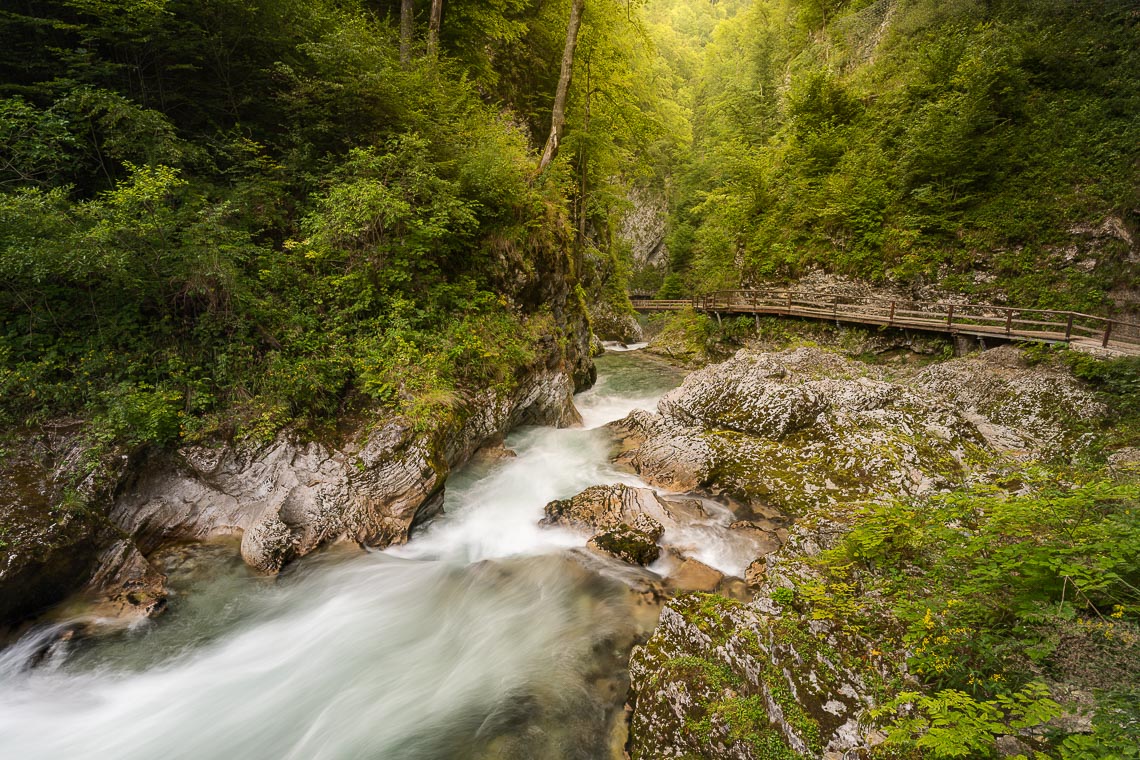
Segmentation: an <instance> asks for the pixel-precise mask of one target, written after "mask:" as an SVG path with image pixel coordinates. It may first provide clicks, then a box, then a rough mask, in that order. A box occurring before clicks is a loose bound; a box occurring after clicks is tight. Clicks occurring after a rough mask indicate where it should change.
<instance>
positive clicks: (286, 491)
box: [111, 372, 579, 573]
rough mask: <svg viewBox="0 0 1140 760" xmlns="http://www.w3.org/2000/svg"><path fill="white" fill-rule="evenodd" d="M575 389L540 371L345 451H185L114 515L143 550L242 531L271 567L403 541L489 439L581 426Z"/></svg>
mask: <svg viewBox="0 0 1140 760" xmlns="http://www.w3.org/2000/svg"><path fill="white" fill-rule="evenodd" d="M572 393H573V383H572V381H571V379H570V378H569V376H567V375H566V374H564V373H561V372H540V373H537V374H535V375H534V376H533V377H531V378H530V379H529V380H528V381H527V382H524V383H523V384H522V385H521V386H520V387H519V388H518V390H517V391H516V392H515V393H514V394H512V395H511V396H509V397H505V398H500V397H497V396H496V395H495V394H493V393H491V392H487V393H485V394H479V395H477V396H476V397H475V398H473V399H472V400H471V401H470V403H469V404H468V405H467V408H466V409H464V410H461V411H460V412H459V413H457V414H456V415H454V416H452V417H450V418H446V417H445V418H442V419H440V420H437V421H436V427H435V428H434V429H431V430H429V431H427V432H420V431H417V430H416V429H415V428H413V427H412V426H411V425H410V424H408V423H407V422H406V421H405V420H402V419H399V418H396V419H392V420H390V421H388V422H387V423H385V424H381V425H377V426H376V427H374V428H372V429H371V430H370V431H368V432H367V434H366V435H365V436H364V437H363V438H362V439H360V440H358V441H355V442H353V441H350V442H349V443H347V444H346V445H343V446H341V447H338V448H332V447H329V446H327V445H325V444H321V443H315V442H310V443H300V442H295V441H293V440H291V439H289V438H288V437H284V436H283V437H280V438H278V439H277V440H275V441H273V442H271V443H270V444H268V445H266V446H264V447H261V448H258V449H244V448H240V447H233V446H219V447H214V448H203V447H192V448H187V449H184V450H182V451H181V452H180V456H179V457H177V458H176V459H174V460H173V461H169V462H166V463H156V466H153V467H151V468H148V470H147V471H146V472H145V473H144V474H143V475H142V477H140V478H139V479H138V481H137V482H136V483H135V485H134V487H133V488H132V489H130V491H129V492H128V493H127V494H125V495H124V496H123V497H121V498H120V499H119V501H118V502H117V503H116V504H115V507H114V509H113V510H112V512H111V519H112V520H113V521H114V523H115V524H116V526H117V527H118V528H119V529H120V530H122V531H123V532H124V533H126V534H128V535H132V536H134V537H135V539H136V541H137V542H138V544H139V547H140V549H141V550H142V551H143V552H144V553H145V552H149V551H153V550H154V549H156V548H158V547H159V546H161V545H162V544H164V543H167V542H169V541H172V540H187V539H191V540H201V539H206V538H209V537H211V536H217V535H226V534H238V533H240V534H242V535H243V538H242V544H241V551H242V557H243V558H244V559H245V560H246V562H247V563H248V564H249V565H250V566H252V567H254V568H256V569H258V570H260V571H262V572H266V573H274V572H277V571H278V570H280V569H281V568H282V567H283V566H284V565H285V564H287V563H289V562H290V561H292V560H294V559H296V558H297V557H301V556H304V555H306V554H309V553H310V552H312V551H314V550H315V549H317V548H318V547H320V546H323V545H325V544H328V543H330V542H333V541H335V540H337V539H339V538H348V539H351V540H354V541H357V542H359V543H361V544H366V545H370V546H379V547H384V546H389V545H391V544H398V543H403V542H404V541H406V540H407V538H408V535H409V533H410V531H411V530H412V529H413V528H414V527H415V526H416V525H418V524H420V523H422V522H424V521H426V520H428V519H430V518H431V517H432V516H434V515H435V514H437V513H438V512H439V510H440V509H441V508H442V505H443V486H444V482H445V481H446V478H447V475H448V473H449V472H450V469H451V467H453V466H454V465H456V464H458V463H459V462H463V461H466V460H467V459H468V458H469V457H471V455H472V454H473V453H474V452H475V451H476V450H477V449H478V448H479V447H480V446H481V445H483V443H484V442H486V441H501V440H502V438H503V436H504V435H505V434H506V433H507V432H508V431H509V430H510V429H511V428H513V427H514V426H516V425H518V424H523V423H546V424H557V425H567V424H575V423H576V422H577V421H578V420H579V417H578V415H577V411H576V410H575V409H574V407H573V404H572V402H571V401H570V399H571V395H572Z"/></svg>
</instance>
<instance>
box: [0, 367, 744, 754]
mask: <svg viewBox="0 0 1140 760" xmlns="http://www.w3.org/2000/svg"><path fill="white" fill-rule="evenodd" d="M599 369H600V379H599V382H598V385H597V386H596V387H595V388H594V389H592V390H590V391H588V392H586V393H584V394H582V395H580V396H579V397H578V399H577V402H578V406H579V408H580V410H581V411H582V414H583V417H584V418H585V425H584V427H583V428H582V429H570V430H554V429H550V428H530V429H523V430H520V431H517V432H516V433H514V434H512V435H511V436H510V438H509V439H508V441H507V443H508V445H509V446H510V447H511V448H513V449H514V450H516V451H517V452H518V456H517V457H515V458H510V459H505V460H501V461H498V462H495V463H493V464H487V463H484V464H481V465H472V466H470V467H468V468H466V469H464V470H462V471H460V472H457V473H456V474H455V475H454V476H453V477H452V479H451V480H450V481H449V483H448V487H447V497H446V501H445V510H446V514H445V515H444V516H442V517H440V518H438V519H437V520H436V521H435V522H434V523H433V524H431V525H430V526H429V527H428V528H427V529H426V530H423V531H421V532H420V533H419V534H417V535H416V536H414V537H413V538H412V540H411V542H410V543H409V544H408V545H406V546H404V547H400V548H398V549H392V550H389V551H385V552H369V553H356V552H347V551H336V550H334V551H329V552H326V553H324V554H322V555H321V556H318V557H315V558H309V559H306V560H304V561H302V562H300V563H298V564H297V566H295V567H293V568H290V569H289V570H288V571H287V572H286V573H284V574H283V575H282V576H281V577H280V578H278V579H275V580H274V579H264V578H259V577H255V576H254V575H253V574H251V573H249V572H248V571H246V570H245V568H244V567H243V566H242V565H241V563H240V560H237V559H235V556H234V555H235V554H236V552H235V549H234V547H233V545H231V544H216V545H212V546H207V547H199V548H190V547H183V548H182V549H178V550H171V551H170V552H168V553H167V554H166V555H164V557H163V562H164V563H165V568H166V571H167V573H168V575H169V576H170V584H171V589H172V596H171V604H170V610H169V611H168V613H167V614H166V615H164V616H163V617H161V618H159V619H158V620H156V621H153V622H148V623H146V624H145V625H143V626H141V627H140V628H137V629H136V630H133V631H131V632H129V633H125V634H120V635H118V636H112V637H107V638H103V639H94V640H88V641H80V642H73V643H68V644H63V645H57V646H56V647H55V648H54V649H53V650H52V651H51V653H50V654H49V655H48V657H47V658H46V659H45V660H43V661H41V662H39V663H38V664H37V665H36V666H35V667H32V666H31V664H30V661H29V657H28V652H30V651H32V650H33V649H36V648H37V647H39V648H40V649H42V646H41V643H42V642H41V641H37V640H36V634H35V633H33V634H29V635H28V636H26V637H25V639H24V640H22V641H21V642H19V643H17V644H16V645H14V646H12V647H10V648H9V649H7V650H5V651H0V758H12V759H13V760H15V759H17V758H18V759H19V760H41V759H42V760H48V759H51V760H55V759H56V758H100V759H104V758H105V759H114V760H125V759H128V758H139V759H143V758H146V759H148V760H149V759H151V758H195V759H202V758H240V759H241V760H253V759H256V758H298V759H300V758H306V759H308V758H385V759H388V758H391V759H392V760H405V759H406V760H436V759H439V758H472V759H475V758H479V759H483V758H488V759H489V758H519V759H520V760H521V759H522V758H527V759H530V758H582V759H583V760H595V759H597V758H606V757H612V756H613V755H614V751H615V750H614V745H615V741H617V742H618V743H619V744H620V737H619V738H618V739H617V740H615V739H614V736H617V735H619V734H620V731H618V732H616V733H615V731H614V730H613V727H614V726H615V725H619V724H620V713H621V707H622V704H623V702H624V698H625V688H626V681H625V676H624V672H623V667H624V663H625V659H626V658H627V657H628V653H629V647H630V646H631V645H632V643H633V642H634V640H635V639H636V637H637V636H639V635H644V634H645V633H646V631H647V630H648V629H649V627H651V626H652V624H653V619H652V616H653V615H655V614H656V611H655V610H653V609H647V608H646V607H645V606H644V605H638V604H637V601H636V596H635V595H634V594H633V593H632V592H631V591H630V590H629V589H628V588H627V587H626V586H625V585H623V584H622V583H620V582H619V581H618V580H614V579H613V578H612V577H611V578H607V577H604V574H599V573H598V572H596V571H593V570H590V569H587V566H589V565H590V563H589V562H588V561H587V562H583V561H580V560H576V559H575V558H574V557H573V555H571V554H570V553H569V552H568V551H567V550H568V549H569V548H571V547H581V546H583V544H584V542H585V537H584V536H582V535H579V534H574V533H571V532H569V531H561V530H550V529H544V528H540V527H539V526H538V521H539V519H540V518H541V517H542V513H543V506H544V505H545V504H546V503H547V502H548V501H550V500H552V499H556V498H566V497H569V496H571V495H573V494H575V493H577V492H578V491H580V490H582V489H584V488H586V487H587V486H590V485H594V484H598V483H615V482H628V483H635V484H636V483H638V481H637V479H636V478H635V477H633V476H631V475H629V474H628V473H622V472H620V471H618V470H616V469H615V468H613V467H612V466H611V465H610V464H609V462H608V456H609V453H610V443H609V440H608V438H607V436H606V434H605V433H604V432H603V431H600V430H596V429H591V428H597V427H598V426H599V425H602V424H604V423H605V422H608V421H610V420H614V419H618V418H620V417H623V416H624V415H625V414H627V413H628V412H629V411H630V410H632V409H634V408H638V407H641V408H652V407H653V406H654V404H655V403H656V399H657V398H658V397H659V396H660V395H661V393H663V392H664V391H665V390H667V389H668V388H670V387H672V386H674V385H676V384H677V382H678V381H679V376H678V375H677V373H675V372H674V371H672V370H669V369H667V368H664V367H662V366H660V365H658V364H656V363H654V362H651V361H649V360H647V359H645V358H642V357H638V356H637V355H636V354H631V353H617V354H610V355H607V356H605V357H602V358H601V359H600V360H599ZM727 519H728V518H727V517H724V516H720V515H718V517H717V518H716V519H715V520H710V521H709V524H707V525H695V526H692V527H691V528H688V529H686V530H688V531H689V533H688V534H686V535H683V536H679V537H677V536H675V537H673V538H674V539H680V540H677V541H675V543H684V542H685V541H688V542H689V543H692V544H693V545H694V547H695V548H696V549H697V551H696V553H697V554H698V556H700V557H701V558H702V559H704V560H705V561H707V562H709V563H710V564H714V565H717V566H719V567H721V568H722V569H725V570H730V571H733V572H737V573H739V572H740V570H741V569H742V567H741V562H742V558H741V557H738V556H735V555H734V553H733V552H732V551H731V550H724V551H722V548H723V547H722V545H721V543H719V541H718V536H722V535H723V533H724V527H723V526H724V524H726V521H727ZM666 538H667V539H668V538H669V537H668V536H667V537H666ZM743 561H746V558H745V559H744V560H743ZM629 572H631V573H632V572H635V571H632V570H631V571H629ZM609 574H610V575H611V576H616V575H620V572H619V571H617V570H612V572H611V573H609ZM40 635H41V636H47V635H51V632H50V631H46V632H42V633H41V634H40Z"/></svg>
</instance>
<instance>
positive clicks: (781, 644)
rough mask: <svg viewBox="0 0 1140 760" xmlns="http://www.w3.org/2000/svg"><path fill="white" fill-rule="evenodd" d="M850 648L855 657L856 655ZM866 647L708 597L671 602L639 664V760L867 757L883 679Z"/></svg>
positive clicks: (633, 669) (635, 676)
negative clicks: (871, 713)
mask: <svg viewBox="0 0 1140 760" xmlns="http://www.w3.org/2000/svg"><path fill="white" fill-rule="evenodd" d="M846 647H850V648H849V649H847V648H846ZM861 654H862V652H861V650H860V645H859V643H858V642H851V641H846V640H845V639H844V638H843V636H840V635H837V634H833V633H831V632H829V631H825V630H822V629H820V630H819V631H817V632H813V631H811V630H809V629H808V626H807V625H806V623H805V622H804V621H800V620H798V619H792V618H789V617H780V616H773V615H770V614H766V613H764V612H762V611H761V610H760V609H758V607H757V606H756V605H746V604H741V603H740V602H735V601H732V600H730V599H725V598H723V597H719V596H715V595H708V594H686V595H683V596H681V597H678V598H677V599H675V600H673V601H672V602H670V603H669V604H668V605H667V606H666V607H665V609H664V610H663V611H662V613H661V622H660V624H659V625H658V627H657V630H656V631H655V632H654V634H653V636H652V638H650V639H649V641H648V642H647V643H646V644H645V645H644V646H641V647H638V648H637V649H635V650H634V654H633V657H632V659H631V662H630V680H631V705H632V709H633V711H632V715H631V721H630V744H629V746H630V756H631V757H632V758H633V760H648V759H649V758H661V757H693V758H710V760H711V759H712V758H716V759H717V760H720V758H736V759H739V760H761V759H762V758H766V757H772V756H781V757H782V756H784V755H786V754H787V753H788V750H791V751H792V752H796V753H799V754H801V755H803V756H807V757H820V756H821V755H822V754H823V753H824V752H846V751H850V750H858V749H863V748H867V747H869V746H871V745H873V744H874V743H876V742H877V741H879V740H880V738H881V735H879V734H877V733H875V732H873V731H871V730H870V729H869V728H866V727H863V726H861V725H860V722H859V719H860V717H862V716H863V715H864V714H865V711H866V710H867V709H868V708H870V707H873V706H874V700H873V697H872V696H871V695H872V694H873V688H872V686H873V685H874V682H875V680H876V679H878V678H881V674H880V673H878V672H876V671H874V670H871V669H869V668H868V666H866V665H865V664H863V663H864V661H863V660H862V659H861Z"/></svg>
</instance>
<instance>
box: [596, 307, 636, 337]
mask: <svg viewBox="0 0 1140 760" xmlns="http://www.w3.org/2000/svg"><path fill="white" fill-rule="evenodd" d="M590 327H591V328H592V329H593V331H594V334H595V335H597V336H598V337H599V338H600V339H602V340H614V341H617V342H619V343H640V342H641V340H642V333H641V325H639V324H638V323H637V316H636V315H635V314H634V313H633V312H632V311H620V310H618V309H616V308H614V306H613V305H612V304H609V303H606V302H605V301H599V302H598V303H595V304H594V305H593V306H591V308H590Z"/></svg>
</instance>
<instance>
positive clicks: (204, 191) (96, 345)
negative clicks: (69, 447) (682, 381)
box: [0, 0, 614, 444]
mask: <svg viewBox="0 0 1140 760" xmlns="http://www.w3.org/2000/svg"><path fill="white" fill-rule="evenodd" d="M565 5H566V4H565V3H561V2H527V1H525V0H501V2H494V3H485V2H474V0H466V1H465V0H452V1H451V2H449V3H448V5H447V9H448V17H447V23H446V24H445V26H444V34H443V42H444V50H443V52H444V58H443V59H441V60H435V59H429V58H427V57H424V56H417V57H416V58H415V60H413V61H412V62H410V63H409V64H406V65H402V64H401V63H400V61H399V54H398V40H397V39H396V30H395V26H394V23H393V21H392V18H391V16H392V14H393V13H396V12H398V7H399V3H381V4H380V6H379V7H377V6H375V5H369V4H363V3H357V2H351V1H350V2H324V0H305V1H304V2H300V1H296V2H295V1H294V0H270V1H269V2H259V3H246V2H235V1H232V0H153V1H151V0H141V1H136V0H42V1H41V0H30V1H29V2H26V3H20V4H18V6H16V7H13V8H12V9H11V10H10V11H5V13H4V14H3V16H0V280H2V284H0V314H3V315H4V318H3V322H2V326H0V398H2V399H3V401H2V403H0V422H3V423H4V424H5V425H9V426H10V425H24V424H28V423H32V422H36V421H40V420H43V419H45V418H49V417H56V416H60V415H79V416H82V417H87V418H92V417H93V418H95V419H96V420H98V421H100V423H101V424H99V425H98V426H97V428H98V430H99V435H100V437H103V438H105V439H115V440H121V441H125V442H131V443H144V442H149V443H158V444H163V443H169V442H172V441H174V440H176V439H177V438H178V437H179V436H193V435H202V434H213V433H223V434H233V433H238V434H241V435H253V436H258V437H260V436H265V435H271V434H273V433H274V432H275V431H276V430H278V429H280V428H282V427H283V426H286V425H297V426H300V427H307V428H309V429H310V431H315V430H316V429H317V428H319V427H321V426H322V425H324V424H326V423H327V422H329V421H332V420H333V419H334V418H335V417H336V416H337V415H342V414H347V413H352V412H353V410H354V409H357V408H362V407H364V406H370V405H373V404H375V403H377V402H378V403H380V404H382V405H384V406H387V407H389V408H395V409H400V410H402V411H405V412H415V410H416V409H419V408H420V407H421V406H422V405H423V404H424V403H426V404H428V405H429V406H430V405H432V404H438V403H451V402H452V401H454V398H455V394H456V393H458V392H461V391H463V389H466V388H472V387H486V386H488V385H491V386H497V387H502V388H505V387H507V386H509V385H510V383H511V382H513V380H514V379H515V374H516V372H517V371H518V370H519V369H520V368H522V367H523V366H525V365H527V364H528V363H530V362H531V361H533V360H534V359H535V355H534V346H535V344H536V341H537V340H538V339H539V338H540V337H541V336H542V335H551V334H554V335H556V334H557V332H558V330H559V329H560V327H559V325H558V324H557V323H558V322H563V323H564V322H565V321H566V317H565V315H563V314H554V313H551V311H550V308H549V307H550V306H551V305H554V306H556V304H549V305H548V304H547V303H545V301H547V300H548V298H549V295H550V294H551V293H556V292H557V291H558V289H559V287H562V288H563V291H565V288H566V283H565V282H563V283H562V285H561V286H560V285H559V283H558V278H562V279H563V280H565V279H566V278H567V277H570V276H573V272H572V270H571V266H572V263H571V262H570V260H569V259H570V252H571V248H572V246H573V238H572V236H571V231H570V230H571V219H570V218H569V214H568V211H569V208H568V204H567V200H566V198H567V192H568V190H567V188H568V187H569V186H571V185H572V183H571V182H570V181H569V180H568V179H566V178H565V177H563V176H561V174H559V173H553V174H552V175H551V176H548V177H543V178H539V179H538V180H536V179H535V177H534V168H533V167H534V156H533V149H532V145H533V144H534V143H535V142H536V139H537V138H536V137H535V135H541V131H542V129H544V128H545V126H544V125H543V123H542V122H543V120H544V119H545V120H547V121H548V120H549V117H548V115H545V114H544V108H548V104H549V100H550V97H551V94H552V91H553V81H554V79H555V78H556V77H557V68H556V57H549V56H546V55H545V54H544V53H543V51H544V50H545V49H547V48H549V47H551V46H553V45H560V41H559V40H560V35H561V34H563V30H564V27H565V19H564V13H565ZM421 6H424V7H422V8H421V11H422V12H423V13H426V4H422V3H421ZM611 31H612V30H610V29H609V28H608V27H606V26H605V25H603V24H600V23H593V24H592V26H591V34H592V35H593V37H592V38H591V39H594V38H596V40H594V41H593V42H591V44H592V45H610V47H611V48H613V47H614V43H613V42H612V41H608V40H609V37H607V35H608V34H610V32H611ZM523 48H526V49H529V50H531V51H532V54H531V55H530V56H520V57H518V58H510V57H509V56H510V55H511V54H512V53H517V52H518V51H519V50H520V49H523ZM565 171H566V170H565V169H559V172H562V173H565ZM573 308H578V307H577V306H574V307H573Z"/></svg>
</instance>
